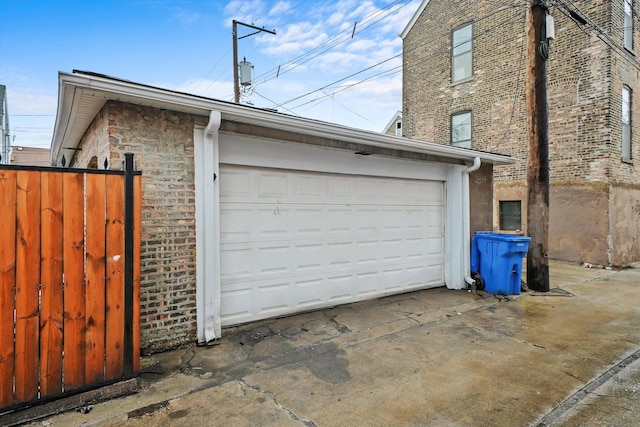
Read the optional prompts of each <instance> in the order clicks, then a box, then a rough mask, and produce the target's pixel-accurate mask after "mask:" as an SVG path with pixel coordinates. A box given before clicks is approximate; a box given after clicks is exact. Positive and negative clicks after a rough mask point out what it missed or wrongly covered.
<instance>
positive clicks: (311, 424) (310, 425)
mask: <svg viewBox="0 0 640 427" xmlns="http://www.w3.org/2000/svg"><path fill="white" fill-rule="evenodd" d="M238 385H239V386H240V389H241V390H242V392H243V395H244V396H246V395H247V394H246V390H245V388H244V387H247V388H250V389H252V390H254V391H255V392H256V393H260V394H262V395H264V396H265V397H266V398H268V399H270V400H271V401H272V402H273V403H274V404H275V405H276V406H277V407H278V408H280V409H281V410H283V411H285V412H286V413H287V414H289V417H291V419H293V420H294V421H298V422H301V423H302V424H303V425H305V426H306V427H317V426H316V425H315V423H314V422H313V421H310V420H304V419H302V418H300V417H299V416H297V415H296V414H295V413H294V412H293V411H292V410H291V409H289V408H286V407H285V406H284V405H282V404H281V403H280V402H278V399H276V397H275V396H273V395H272V394H271V393H269V392H266V391H264V390H262V389H261V388H260V387H259V386H256V385H252V384H249V383H248V382H246V381H245V379H244V378H240V379H239V380H238Z"/></svg>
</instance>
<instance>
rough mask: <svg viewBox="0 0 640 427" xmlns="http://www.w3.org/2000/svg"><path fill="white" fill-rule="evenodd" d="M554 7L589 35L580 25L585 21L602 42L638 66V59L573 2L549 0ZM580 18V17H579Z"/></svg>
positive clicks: (639, 62)
mask: <svg viewBox="0 0 640 427" xmlns="http://www.w3.org/2000/svg"><path fill="white" fill-rule="evenodd" d="M549 1H550V2H551V3H552V4H553V5H554V6H555V7H556V9H558V10H559V11H560V13H562V14H563V15H565V16H566V17H567V18H569V19H571V20H572V21H574V22H576V24H579V25H578V28H580V30H582V32H584V33H585V34H587V35H589V33H588V32H587V31H585V30H584V28H583V27H582V25H580V24H582V20H584V21H585V22H586V25H588V26H589V27H591V28H592V29H593V30H595V35H596V37H598V38H599V39H600V40H601V41H602V42H603V43H604V44H606V45H607V46H609V48H611V49H612V50H614V51H617V53H618V54H620V56H621V57H622V58H623V59H624V60H626V61H628V62H629V63H630V64H632V65H634V66H636V67H638V66H640V61H639V60H638V59H636V58H635V57H633V55H632V54H631V53H630V52H629V51H627V49H625V47H624V46H622V45H621V44H620V43H619V42H617V41H616V40H614V39H613V37H611V35H610V34H609V33H607V32H606V31H605V30H604V29H602V28H601V27H600V26H599V25H598V24H596V23H595V22H593V21H592V20H591V19H590V18H589V17H588V16H587V15H585V14H584V13H583V12H582V11H581V10H580V9H578V7H576V5H575V4H573V3H572V2H571V1H568V0H549ZM580 18H581V19H580Z"/></svg>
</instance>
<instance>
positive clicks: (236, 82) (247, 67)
mask: <svg viewBox="0 0 640 427" xmlns="http://www.w3.org/2000/svg"><path fill="white" fill-rule="evenodd" d="M238 25H244V26H245V27H248V28H252V29H254V30H257V31H255V32H253V33H251V34H247V35H244V36H242V37H238ZM260 32H265V33H269V34H274V35H275V34H276V30H273V31H272V30H267V29H266V28H264V27H262V28H260V27H256V26H254V25H249V24H245V23H242V22H240V21H236V20H235V19H234V20H233V29H232V31H231V33H232V35H233V91H234V92H233V93H234V100H235V103H236V104H238V103H239V102H240V77H239V76H238V69H239V67H240V64H238V40H240V39H244V38H246V37H250V36H253V35H255V34H258V33H260ZM242 65H243V70H242V71H243V72H242V78H243V80H242V85H243V86H250V85H251V69H252V68H253V66H252V65H251V63H249V62H247V59H246V58H245V59H244V61H242ZM247 74H248V80H247Z"/></svg>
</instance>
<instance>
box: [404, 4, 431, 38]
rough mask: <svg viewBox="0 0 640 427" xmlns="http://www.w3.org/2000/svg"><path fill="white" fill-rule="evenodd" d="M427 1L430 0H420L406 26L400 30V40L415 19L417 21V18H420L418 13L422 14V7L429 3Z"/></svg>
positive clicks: (413, 23)
mask: <svg viewBox="0 0 640 427" xmlns="http://www.w3.org/2000/svg"><path fill="white" fill-rule="evenodd" d="M429 1H430V0H422V3H420V6H418V9H417V10H416V13H414V14H413V16H412V17H411V19H410V20H409V23H408V24H407V26H406V27H404V30H402V32H401V33H400V38H401V39H402V40H404V38H405V37H407V34H409V31H411V29H412V28H413V26H414V25H415V24H416V21H418V18H420V15H421V14H422V12H424V9H425V8H426V7H427V5H428V4H429Z"/></svg>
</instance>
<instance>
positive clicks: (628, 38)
mask: <svg viewBox="0 0 640 427" xmlns="http://www.w3.org/2000/svg"><path fill="white" fill-rule="evenodd" d="M623 1H624V24H623V25H624V28H623V32H622V34H623V44H624V47H626V48H627V49H633V0H623Z"/></svg>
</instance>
